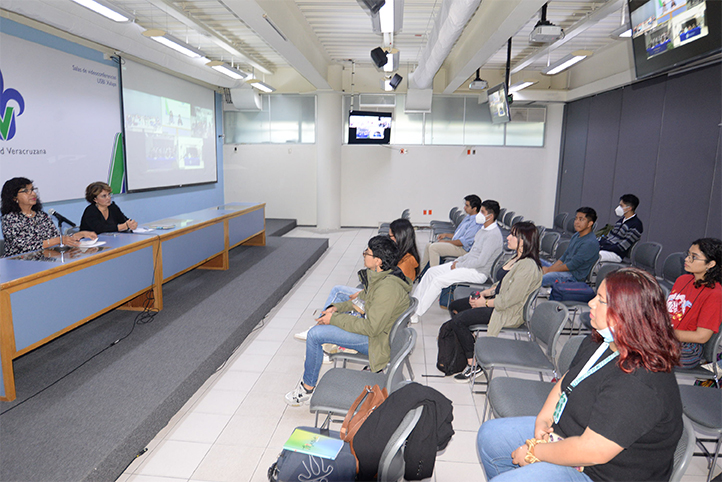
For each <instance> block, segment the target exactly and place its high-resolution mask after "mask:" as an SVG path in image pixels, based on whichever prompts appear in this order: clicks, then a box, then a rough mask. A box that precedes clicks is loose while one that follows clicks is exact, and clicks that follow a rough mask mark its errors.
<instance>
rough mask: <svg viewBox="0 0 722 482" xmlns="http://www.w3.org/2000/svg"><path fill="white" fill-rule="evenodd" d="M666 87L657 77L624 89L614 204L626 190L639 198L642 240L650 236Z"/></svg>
mask: <svg viewBox="0 0 722 482" xmlns="http://www.w3.org/2000/svg"><path fill="white" fill-rule="evenodd" d="M665 88H666V82H665V78H658V79H654V80H652V81H648V82H644V83H641V84H637V85H633V86H629V87H625V88H624V89H623V90H622V115H621V120H620V123H619V142H618V144H619V148H618V150H617V164H616V166H615V171H614V183H613V184H612V185H613V186H614V193H613V203H614V205H615V207H616V204H618V203H619V198H620V196H622V195H623V194H627V193H631V194H634V195H636V196H637V197H638V198H639V208H638V209H637V215H638V216H639V219H641V220H642V223H643V224H644V227H645V232H644V233H643V234H642V240H643V241H644V240H646V239H647V235H648V232H647V231H646V229H647V228H648V225H647V224H648V223H647V221H648V220H649V215H650V212H651V206H652V193H653V191H654V175H655V171H656V168H657V153H658V151H659V136H660V132H661V128H662V111H663V110H664V91H665ZM606 216H608V217H606ZM611 220H614V221H616V218H613V213H612V212H611V211H608V212H606V213H604V216H603V215H601V213H600V222H603V223H608V222H610V221H611Z"/></svg>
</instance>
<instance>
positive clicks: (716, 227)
mask: <svg viewBox="0 0 722 482" xmlns="http://www.w3.org/2000/svg"><path fill="white" fill-rule="evenodd" d="M714 172H715V177H714V185H713V187H712V201H710V203H709V218H708V220H707V233H706V234H705V236H709V237H713V238H719V239H722V129H720V136H719V142H717V165H716V166H715V169H714Z"/></svg>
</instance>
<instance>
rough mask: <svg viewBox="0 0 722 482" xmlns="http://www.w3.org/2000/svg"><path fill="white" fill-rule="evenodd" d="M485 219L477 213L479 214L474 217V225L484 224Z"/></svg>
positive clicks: (482, 214)
mask: <svg viewBox="0 0 722 482" xmlns="http://www.w3.org/2000/svg"><path fill="white" fill-rule="evenodd" d="M486 219H487V217H486V216H484V213H482V212H481V211H479V214H477V215H476V224H484V223H485V222H486Z"/></svg>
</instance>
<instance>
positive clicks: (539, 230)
mask: <svg viewBox="0 0 722 482" xmlns="http://www.w3.org/2000/svg"><path fill="white" fill-rule="evenodd" d="M529 222H530V223H532V224H535V223H534V221H531V220H529ZM546 230H547V228H545V227H544V226H542V225H541V224H537V225H536V231H537V234H539V239H541V238H542V236H544V231H546Z"/></svg>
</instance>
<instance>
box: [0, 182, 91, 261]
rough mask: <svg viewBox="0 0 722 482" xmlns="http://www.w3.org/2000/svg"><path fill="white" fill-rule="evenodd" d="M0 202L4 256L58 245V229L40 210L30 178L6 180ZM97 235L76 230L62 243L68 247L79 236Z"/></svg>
mask: <svg viewBox="0 0 722 482" xmlns="http://www.w3.org/2000/svg"><path fill="white" fill-rule="evenodd" d="M1 202H2V205H1V206H0V211H1V212H2V225H3V226H2V232H3V238H5V254H4V256H5V257H7V256H15V255H16V254H20V253H25V252H27V251H35V250H38V249H43V248H51V247H53V246H57V245H59V244H60V241H61V238H60V232H59V231H58V228H56V227H55V225H54V224H53V221H52V220H51V219H50V216H48V215H47V213H45V212H44V211H43V210H42V208H43V206H42V204H41V203H40V199H39V198H38V188H36V187H34V186H33V181H31V180H30V179H27V178H24V177H14V178H12V179H10V180H9V181H6V182H5V184H4V185H3V188H2V201H1ZM97 237H98V236H96V234H95V233H93V232H89V231H80V232H77V233H75V234H73V235H71V236H63V237H62V242H63V243H64V244H66V245H68V246H78V245H79V242H78V241H79V240H80V239H82V238H91V239H96V238H97Z"/></svg>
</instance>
